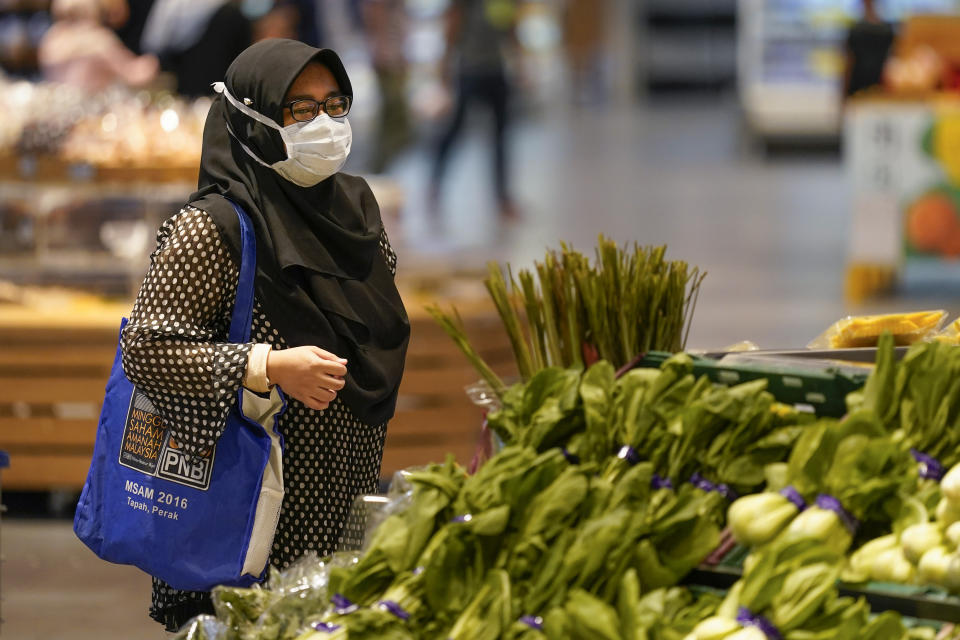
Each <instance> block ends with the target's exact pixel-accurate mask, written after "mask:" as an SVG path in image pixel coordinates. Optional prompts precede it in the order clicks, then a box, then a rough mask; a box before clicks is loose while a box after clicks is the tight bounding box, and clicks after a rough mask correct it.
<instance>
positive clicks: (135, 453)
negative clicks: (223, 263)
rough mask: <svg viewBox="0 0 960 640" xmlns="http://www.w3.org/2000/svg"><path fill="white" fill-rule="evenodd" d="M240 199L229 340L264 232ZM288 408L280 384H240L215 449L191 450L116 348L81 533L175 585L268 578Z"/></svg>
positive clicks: (244, 329) (240, 338)
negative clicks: (259, 233)
mask: <svg viewBox="0 0 960 640" xmlns="http://www.w3.org/2000/svg"><path fill="white" fill-rule="evenodd" d="M233 206H234V209H236V212H237V215H238V216H239V218H240V231H241V234H240V237H241V243H242V246H243V255H242V258H241V264H240V277H239V280H238V283H237V293H236V302H235V304H234V308H233V315H232V318H231V322H230V334H229V340H230V342H234V343H246V342H248V341H249V339H250V326H251V313H252V311H253V280H254V274H255V272H256V238H255V236H254V234H253V229H252V227H251V224H250V220H249V218H248V217H247V216H246V214H245V213H244V212H243V210H242V209H240V208H239V207H238V206H237V205H236V204H234V205H233ZM125 324H126V319H124V320H123V323H122V324H121V331H122V330H123V326H124V325H125ZM285 408H286V402H285V400H284V398H283V395H282V394H281V393H280V391H279V389H277V388H276V387H274V388H273V390H272V391H271V392H270V395H269V396H267V395H264V394H257V393H254V392H252V391H250V390H248V389H245V388H243V387H241V388H240V390H239V392H238V395H237V402H236V404H235V405H234V407H233V408H231V410H230V413H229V414H228V417H227V421H226V427H225V428H224V431H223V434H222V435H221V436H220V439H219V440H218V442H217V444H216V446H215V447H214V449H212V450H211V451H209V452H205V453H204V454H203V455H202V456H199V457H190V456H187V455H185V454H184V453H182V452H181V451H180V449H179V448H178V446H177V443H176V441H175V440H174V439H173V438H172V437H171V433H170V428H169V425H168V424H167V423H166V422H165V421H164V419H163V418H162V417H161V416H160V414H159V412H158V411H157V409H156V408H155V407H154V406H153V404H152V403H151V402H150V400H149V398H147V396H146V395H145V394H144V393H143V392H141V391H140V390H139V389H137V387H136V386H134V385H133V383H131V382H130V381H129V380H128V379H127V377H126V375H124V372H123V365H122V363H121V360H120V347H119V345H118V347H117V355H116V358H115V359H114V362H113V370H112V371H111V374H110V379H109V381H108V382H107V388H106V393H105V395H104V401H103V409H102V411H101V413H100V422H99V425H98V427H97V438H96V443H95V444H94V451H93V460H92V461H91V463H90V471H89V473H88V474H87V480H86V483H85V484H84V486H83V491H82V492H81V494H80V501H79V503H78V504H77V511H76V517H75V518H74V523H73V528H74V531H75V532H76V534H77V536H78V537H79V538H80V540H82V541H83V542H84V544H86V545H87V546H88V547H90V549H92V550H93V552H94V553H96V554H97V555H98V556H99V557H101V558H102V559H104V560H108V561H110V562H116V563H119V564H130V565H134V566H137V567H139V568H140V569H142V570H143V571H145V572H147V573H149V574H150V575H152V576H156V577H158V578H160V579H162V580H164V581H165V582H167V583H168V584H170V585H171V586H173V587H174V588H177V589H183V590H189V591H208V590H210V589H211V588H213V587H214V586H216V585H232V586H249V585H250V584H253V583H254V582H257V581H259V580H261V579H262V578H263V577H264V576H265V574H266V565H267V560H268V558H269V553H270V548H271V546H272V544H273V536H274V533H275V532H276V526H277V521H278V519H279V515H280V506H281V503H282V501H283V469H282V447H283V438H282V436H281V434H280V432H279V429H278V428H277V421H278V419H279V416H280V415H281V414H282V412H283V410H284V409H285Z"/></svg>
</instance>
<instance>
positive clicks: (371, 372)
mask: <svg viewBox="0 0 960 640" xmlns="http://www.w3.org/2000/svg"><path fill="white" fill-rule="evenodd" d="M217 89H218V90H219V91H220V95H219V96H217V98H216V99H215V100H214V103H213V106H212V107H211V109H210V113H209V115H208V116H207V121H206V125H205V128H204V134H203V152H202V156H201V169H200V182H199V190H198V191H197V192H196V193H194V194H193V195H192V196H191V197H190V202H189V204H187V205H186V206H185V207H183V209H181V210H180V212H179V213H177V214H176V215H174V216H173V217H172V218H170V219H169V220H167V221H166V222H165V223H164V224H163V225H162V227H161V229H160V232H159V234H158V243H157V248H156V250H155V251H154V253H153V254H152V256H151V264H150V268H149V271H148V272H147V275H146V278H145V279H144V282H143V286H142V288H141V290H140V293H139V295H138V297H137V300H136V303H135V305H134V308H133V311H132V313H131V317H130V320H129V322H128V324H127V326H126V328H125V329H124V331H123V335H122V341H121V342H122V354H123V366H124V370H125V373H126V375H127V377H128V378H129V379H130V380H131V381H132V382H133V383H134V384H136V385H137V386H138V387H140V388H141V389H142V390H143V391H144V392H145V393H146V394H147V395H148V396H149V398H150V400H151V401H152V402H153V403H154V405H155V406H156V407H157V408H158V410H159V412H160V413H161V415H162V416H163V417H164V421H165V423H166V424H167V425H168V426H169V427H170V428H171V429H173V433H172V434H171V435H172V436H173V438H174V440H175V441H176V442H177V443H178V445H179V446H180V447H181V448H182V449H183V450H184V451H185V452H186V453H189V454H202V453H203V452H204V451H206V450H209V448H210V447H212V446H213V445H215V444H216V441H217V438H218V436H219V435H220V433H221V431H222V429H223V426H224V421H225V417H226V414H227V413H228V411H229V410H230V408H231V406H232V404H233V403H234V402H235V398H236V396H237V392H238V389H239V388H240V386H241V385H244V386H245V387H247V388H249V389H251V390H253V391H260V392H265V391H267V390H268V389H269V388H270V386H272V385H277V386H278V387H280V388H281V389H282V390H283V391H284V392H285V394H286V398H287V403H288V404H287V408H286V411H285V412H284V413H283V414H282V417H281V419H280V423H279V428H280V431H281V432H282V434H283V436H284V440H285V451H284V457H283V480H284V486H285V488H286V495H285V497H284V501H283V506H282V508H281V513H280V520H279V524H278V526H277V532H276V536H275V538H274V542H273V547H272V551H271V554H270V564H271V565H272V566H274V567H277V568H280V569H282V568H285V567H287V566H288V565H289V564H290V563H292V562H293V561H294V560H296V559H297V558H299V557H300V556H301V555H303V554H304V553H305V552H308V551H315V552H317V553H318V554H319V555H326V554H329V553H331V552H332V551H333V550H334V549H335V547H336V545H337V544H338V542H339V541H340V539H341V536H342V535H344V522H345V520H346V518H347V514H348V511H349V509H350V507H351V505H352V503H353V500H354V499H355V498H356V496H358V495H360V494H363V493H369V492H373V491H375V490H376V489H377V486H378V481H379V474H380V462H381V454H382V451H383V442H384V437H385V433H386V424H387V421H388V420H389V419H390V418H391V417H392V416H393V412H394V407H395V404H396V398H397V389H398V387H399V384H400V377H401V375H402V372H403V365H404V358H405V354H406V346H407V341H408V337H409V323H408V320H407V316H406V312H405V310H404V306H403V303H402V301H401V299H400V296H399V293H398V292H397V288H396V286H395V284H394V280H393V276H394V273H395V267H396V256H395V254H394V252H393V250H392V249H391V247H390V244H389V242H388V240H387V235H386V233H385V231H384V229H383V223H382V222H381V220H380V212H379V209H378V207H377V203H376V200H375V199H374V197H373V194H372V193H371V191H370V188H369V187H368V186H367V184H366V182H365V181H364V180H363V179H361V178H358V177H353V176H348V175H345V174H342V173H339V172H338V171H339V169H340V167H341V166H342V165H343V162H344V161H345V160H346V157H347V154H348V153H349V150H350V126H349V124H348V122H347V120H346V118H345V116H346V115H347V112H348V111H349V109H350V103H351V100H352V98H353V95H352V90H351V85H350V80H349V78H348V76H347V74H346V71H345V70H344V68H343V64H342V63H341V62H340V59H339V58H338V57H337V55H336V54H335V53H334V52H332V51H330V50H319V49H315V48H313V47H309V46H307V45H305V44H303V43H300V42H296V41H292V40H281V39H273V40H266V41H263V42H259V43H257V44H255V45H253V46H251V47H249V48H248V49H246V50H245V51H244V52H243V53H241V54H240V55H239V56H238V57H237V58H236V60H235V61H234V62H233V63H232V65H231V66H230V68H229V70H228V71H227V74H226V78H225V81H224V83H223V84H222V85H218V86H217ZM231 201H232V202H234V203H236V204H238V205H239V206H240V207H241V208H242V209H243V210H244V211H245V212H246V213H247V215H248V216H249V217H250V219H251V221H252V223H253V227H254V231H255V235H256V241H257V271H256V278H255V284H254V290H255V293H254V297H255V301H254V310H253V320H252V328H251V343H250V344H230V343H229V342H227V340H226V335H227V329H228V326H229V324H230V314H231V310H232V308H233V301H234V290H235V288H236V284H237V278H238V265H237V262H238V260H239V256H240V255H241V245H240V230H239V222H238V219H237V215H236V213H235V211H234V209H233V206H232V204H231ZM210 611H212V605H211V601H210V596H209V594H208V593H203V592H184V591H178V590H175V589H173V588H172V587H170V586H169V585H167V584H165V583H164V582H162V581H161V580H159V579H156V578H155V579H154V581H153V601H152V606H151V607H150V615H151V617H152V618H154V619H155V620H157V621H159V622H161V623H163V624H165V625H166V627H167V629H168V630H176V629H178V628H179V627H180V626H181V625H182V624H183V623H184V622H186V621H187V620H189V619H190V618H192V617H193V616H195V615H197V614H199V613H203V612H210Z"/></svg>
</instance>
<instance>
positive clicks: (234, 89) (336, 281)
mask: <svg viewBox="0 0 960 640" xmlns="http://www.w3.org/2000/svg"><path fill="white" fill-rule="evenodd" d="M310 62H321V63H322V64H323V65H324V66H326V67H327V68H328V69H329V70H330V71H331V73H332V74H333V76H334V78H335V79H336V80H337V83H338V84H339V85H340V89H341V91H342V92H343V93H344V94H345V95H348V96H350V97H351V98H352V97H353V89H352V87H351V85H350V79H349V77H348V76H347V72H346V70H345V69H344V68H343V63H342V62H341V61H340V58H339V57H338V56H337V54H335V53H334V52H333V51H330V50H329V49H323V50H321V49H315V48H313V47H310V46H308V45H305V44H303V43H301V42H296V41H293V40H283V39H271V40H264V41H262V42H258V43H256V44H254V45H253V46H251V47H249V48H248V49H246V50H245V51H244V52H243V53H241V54H240V55H239V56H237V58H236V60H234V61H233V63H232V64H231V65H230V68H229V69H228V70H227V76H226V78H225V79H224V82H225V84H226V88H227V91H229V92H230V93H231V94H232V95H233V96H235V97H236V98H237V99H238V100H241V101H244V103H245V104H247V106H249V107H250V108H251V109H253V110H255V111H258V112H260V113H261V114H263V115H265V116H267V117H269V118H271V119H272V120H273V121H274V122H276V123H277V124H278V125H280V126H283V111H282V109H283V107H282V103H283V100H284V97H285V96H286V93H287V91H288V90H289V88H290V86H291V85H292V84H293V82H294V80H295V79H296V77H297V76H298V75H299V74H300V72H301V71H302V70H303V68H304V67H305V66H306V65H307V64H308V63H310ZM248 101H249V102H248ZM228 123H229V126H230V128H231V129H232V131H233V132H234V133H235V134H236V135H237V136H239V137H240V138H241V139H242V141H243V143H244V144H245V145H246V146H247V147H249V148H250V149H251V150H252V151H253V152H254V153H256V154H257V155H258V156H259V157H260V158H261V159H262V160H263V161H265V162H266V163H268V164H271V163H274V162H277V161H279V160H283V159H284V158H286V157H287V155H286V151H285V149H284V145H283V141H282V140H281V138H280V134H279V132H277V131H276V130H274V129H271V128H270V127H267V126H265V125H263V124H262V123H260V122H257V121H255V120H254V119H252V118H250V117H248V116H246V115H244V114H242V113H240V111H239V110H237V109H236V108H234V107H233V106H232V105H231V104H229V102H227V100H226V99H225V98H224V96H223V95H219V96H217V97H216V99H215V100H214V102H213V105H212V106H211V108H210V112H209V114H208V115H207V121H206V124H205V125H204V130H203V151H202V155H201V159H200V182H199V190H198V191H197V192H196V193H194V194H193V195H192V196H190V200H191V204H192V205H194V206H195V207H197V208H199V209H202V210H204V211H206V212H207V213H208V214H209V215H210V216H211V217H212V218H213V220H214V222H215V223H216V224H217V226H218V227H219V229H220V231H221V233H222V235H223V237H224V240H225V241H226V243H227V246H228V248H229V250H230V251H231V253H232V254H233V256H234V258H235V259H238V258H239V256H240V228H239V223H238V222H237V216H236V213H234V211H233V207H232V206H231V205H230V203H229V202H228V201H227V198H228V199H229V200H232V201H233V202H236V203H237V204H239V205H240V206H241V207H242V208H243V209H244V210H245V211H246V212H247V214H248V215H249V216H250V218H251V220H252V222H253V226H254V229H255V231H256V236H257V276H256V283H255V286H256V294H257V298H258V299H259V300H260V302H261V306H262V308H263V310H264V313H266V314H267V317H268V319H269V321H270V323H271V324H272V325H273V326H274V327H275V328H276V329H277V331H278V332H279V333H280V335H281V336H282V337H283V339H284V340H285V341H286V342H287V344H288V345H289V346H291V347H296V346H304V345H315V346H318V347H320V348H322V349H326V350H328V351H331V352H332V353H335V354H337V355H338V356H341V357H343V358H346V359H347V361H348V362H347V378H346V386H345V387H344V389H343V390H342V391H340V394H339V395H340V397H341V398H342V399H343V401H344V403H345V404H346V405H347V406H348V407H349V408H350V409H351V410H352V411H353V413H354V415H356V416H357V417H358V418H359V419H360V420H362V421H363V422H365V423H366V424H371V425H375V424H381V423H383V422H386V421H387V420H389V419H390V418H391V417H392V416H393V413H394V409H395V407H396V401H397V389H398V387H399V385H400V378H401V376H402V374H403V364H404V358H405V356H406V350H407V341H408V339H409V336H410V324H409V322H408V320H407V314H406V311H405V310H404V307H403V302H402V301H401V300H400V294H399V293H398V292H397V288H396V285H395V284H394V281H393V276H392V275H391V273H390V270H389V268H388V267H387V264H386V261H385V260H384V258H383V256H382V255H381V250H380V236H381V232H382V230H383V223H382V222H381V220H380V209H379V207H378V206H377V201H376V199H375V198H374V197H373V193H372V192H371V191H370V187H369V186H367V183H366V181H365V180H363V179H362V178H358V177H354V176H348V175H345V174H342V173H337V174H335V175H334V176H332V177H330V178H327V179H326V180H324V181H323V182H320V183H319V184H317V185H316V186H313V187H300V186H297V185H296V184H294V183H292V182H289V181H288V180H286V179H285V178H283V177H282V176H280V175H279V174H278V173H276V172H275V171H273V170H272V169H270V168H268V167H264V166H263V165H261V164H260V163H258V162H257V161H256V160H254V159H253V158H251V157H250V156H249V155H248V154H247V152H246V151H244V150H243V148H242V147H241V146H240V144H238V142H237V140H236V139H234V138H233V136H231V135H230V133H229V132H228V130H227V125H228Z"/></svg>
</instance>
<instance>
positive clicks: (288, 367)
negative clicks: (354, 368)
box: [267, 347, 347, 411]
mask: <svg viewBox="0 0 960 640" xmlns="http://www.w3.org/2000/svg"><path fill="white" fill-rule="evenodd" d="M345 375H347V361H346V360H345V359H344V358H341V357H339V356H335V355H334V354H332V353H330V352H329V351H324V350H323V349H321V348H320V347H294V348H292V349H280V350H276V351H271V352H270V355H269V356H268V357H267V377H268V378H269V379H270V382H271V383H273V384H276V385H278V386H279V387H280V388H281V389H283V392H284V393H286V394H287V395H289V396H293V397H294V398H296V399H297V400H299V401H300V402H302V403H303V404H305V405H307V406H308V407H310V408H311V409H316V410H318V411H323V410H324V409H326V408H327V407H329V406H330V403H331V402H333V401H334V399H335V398H336V397H337V392H338V391H340V390H341V389H343V385H344V384H345V382H344V379H343V378H344V376H345Z"/></svg>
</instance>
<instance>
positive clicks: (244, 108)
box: [212, 82, 283, 169]
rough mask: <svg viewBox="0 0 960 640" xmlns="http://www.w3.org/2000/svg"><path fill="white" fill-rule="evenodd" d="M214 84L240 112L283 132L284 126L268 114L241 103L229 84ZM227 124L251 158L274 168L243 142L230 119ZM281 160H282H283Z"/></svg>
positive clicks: (268, 167)
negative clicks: (271, 118)
mask: <svg viewBox="0 0 960 640" xmlns="http://www.w3.org/2000/svg"><path fill="white" fill-rule="evenodd" d="M212 86H213V90H214V91H216V92H217V93H219V94H222V95H223V97H225V98H226V99H227V101H228V102H229V103H230V104H232V105H233V106H234V107H235V108H236V109H237V111H239V112H240V113H242V114H243V115H245V116H248V117H250V118H253V119H254V120H256V121H257V122H259V123H261V124H265V125H267V126H268V127H273V128H274V129H278V130H280V131H281V132H282V130H283V128H282V127H278V126H277V123H276V122H274V121H272V120H270V119H269V118H267V117H266V116H264V115H262V114H260V113H257V112H256V111H254V110H253V109H250V108H248V107H247V106H246V105H243V104H240V102H239V101H238V100H237V99H236V98H234V97H233V95H232V94H231V93H230V92H229V91H228V90H227V86H226V85H225V84H224V83H222V82H214V83H213V85H212ZM226 124H227V133H229V134H230V135H231V136H232V137H233V139H234V140H236V141H237V144H239V145H240V146H241V147H242V148H243V150H244V151H246V152H247V155H248V156H250V157H251V158H253V159H254V160H256V161H257V162H259V163H260V164H261V165H262V166H264V167H266V168H267V169H273V165H271V164H267V163H266V162H264V161H263V160H262V159H261V158H260V156H258V155H257V154H256V153H254V152H253V150H252V149H251V148H250V147H248V146H247V145H245V144H244V143H243V140H241V139H240V136H238V135H237V134H236V133H235V132H234V130H233V127H232V126H230V121H229V120H227V122H226ZM281 162H282V160H281Z"/></svg>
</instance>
